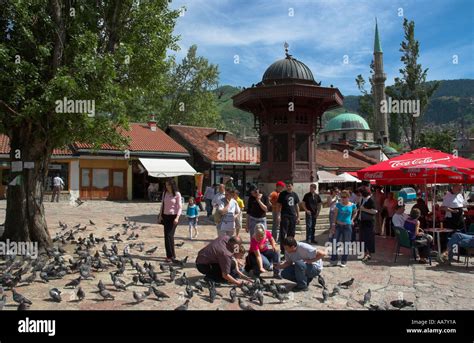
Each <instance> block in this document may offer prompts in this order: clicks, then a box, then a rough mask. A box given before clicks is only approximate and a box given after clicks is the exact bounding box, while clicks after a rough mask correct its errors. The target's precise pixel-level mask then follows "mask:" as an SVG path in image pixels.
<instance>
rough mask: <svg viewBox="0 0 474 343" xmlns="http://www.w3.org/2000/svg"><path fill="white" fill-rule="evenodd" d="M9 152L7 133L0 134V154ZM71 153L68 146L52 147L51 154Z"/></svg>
mask: <svg viewBox="0 0 474 343" xmlns="http://www.w3.org/2000/svg"><path fill="white" fill-rule="evenodd" d="M9 153H10V139H9V138H8V136H7V135H2V134H0V154H9ZM71 155H73V153H72V150H71V149H69V148H68V147H64V148H62V149H54V150H53V156H71Z"/></svg>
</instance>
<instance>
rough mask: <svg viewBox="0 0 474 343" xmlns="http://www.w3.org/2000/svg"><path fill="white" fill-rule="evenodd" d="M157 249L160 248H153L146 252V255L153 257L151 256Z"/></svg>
mask: <svg viewBox="0 0 474 343" xmlns="http://www.w3.org/2000/svg"><path fill="white" fill-rule="evenodd" d="M157 249H158V247H153V248H151V249H149V250H147V251H145V254H147V255H151V254H153V253H154V252H155V251H156V250H157Z"/></svg>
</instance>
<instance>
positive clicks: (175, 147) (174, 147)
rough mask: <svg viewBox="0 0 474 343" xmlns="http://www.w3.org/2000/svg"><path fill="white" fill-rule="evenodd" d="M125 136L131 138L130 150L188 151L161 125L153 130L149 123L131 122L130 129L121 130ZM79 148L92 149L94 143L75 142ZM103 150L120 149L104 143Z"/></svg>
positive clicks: (75, 145)
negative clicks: (161, 127) (162, 128)
mask: <svg viewBox="0 0 474 343" xmlns="http://www.w3.org/2000/svg"><path fill="white" fill-rule="evenodd" d="M121 133H122V135H123V136H125V137H128V138H130V145H129V146H128V149H129V150H130V151H153V152H174V153H187V152H188V151H187V150H186V149H185V148H184V147H183V146H181V145H180V144H179V143H177V142H176V141H175V140H174V139H173V138H171V137H170V136H168V135H167V134H166V133H165V132H164V131H163V130H161V129H160V128H159V127H157V128H156V131H152V130H151V129H150V128H149V126H148V124H141V123H130V130H129V131H125V130H121ZM74 147H75V148H77V149H91V148H92V144H86V143H81V142H75V143H74ZM101 149H102V150H119V149H117V148H116V147H114V146H112V145H110V144H103V145H102V146H101Z"/></svg>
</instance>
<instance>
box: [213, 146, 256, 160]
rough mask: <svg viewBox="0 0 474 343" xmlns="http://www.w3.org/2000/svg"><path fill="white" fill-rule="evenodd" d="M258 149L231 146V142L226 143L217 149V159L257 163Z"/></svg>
mask: <svg viewBox="0 0 474 343" xmlns="http://www.w3.org/2000/svg"><path fill="white" fill-rule="evenodd" d="M257 151H258V150H257V147H251V146H245V147H242V146H238V147H231V146H229V144H226V145H225V146H224V147H219V148H218V149H217V159H218V160H219V161H235V162H238V161H245V162H250V163H257Z"/></svg>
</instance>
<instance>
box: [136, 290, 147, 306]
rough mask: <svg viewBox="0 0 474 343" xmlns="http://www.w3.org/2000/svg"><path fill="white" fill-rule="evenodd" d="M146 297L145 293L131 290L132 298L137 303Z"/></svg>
mask: <svg viewBox="0 0 474 343" xmlns="http://www.w3.org/2000/svg"><path fill="white" fill-rule="evenodd" d="M146 297H147V296H146V294H142V293H138V292H135V291H133V299H135V301H136V302H137V304H138V303H141V302H142V301H143V300H145V298H146Z"/></svg>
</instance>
